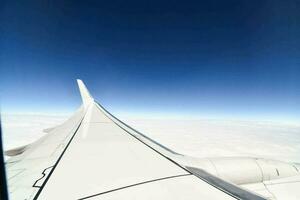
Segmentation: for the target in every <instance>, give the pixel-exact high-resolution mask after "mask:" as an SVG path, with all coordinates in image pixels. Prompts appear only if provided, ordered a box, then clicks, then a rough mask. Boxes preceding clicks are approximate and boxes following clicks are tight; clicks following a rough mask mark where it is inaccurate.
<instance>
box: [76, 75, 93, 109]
mask: <svg viewBox="0 0 300 200" xmlns="http://www.w3.org/2000/svg"><path fill="white" fill-rule="evenodd" d="M76 80H77V84H78V88H79V92H80V95H81V99H82V103H83V106H84V107H85V108H87V107H88V106H89V104H90V103H91V102H93V101H94V98H93V97H92V96H91V94H90V92H89V90H88V89H87V87H86V86H85V84H84V82H83V81H82V80H81V79H76Z"/></svg>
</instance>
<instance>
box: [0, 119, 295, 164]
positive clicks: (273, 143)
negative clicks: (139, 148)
mask: <svg viewBox="0 0 300 200" xmlns="http://www.w3.org/2000/svg"><path fill="white" fill-rule="evenodd" d="M66 119H67V116H53V115H41V114H39V115H34V114H30V115H25V114H18V115H4V116H2V123H3V140H4V148H5V149H9V148H13V147H17V146H21V145H25V144H28V143H30V142H33V141H34V140H36V139H38V138H39V137H41V136H43V135H44V134H45V133H44V132H43V129H46V128H49V127H53V126H56V125H58V124H60V123H62V122H63V121H65V120H66ZM125 121H126V123H128V124H129V125H131V126H132V127H134V128H136V129H137V130H139V131H141V132H142V133H144V134H146V135H148V136H149V137H151V138H153V139H154V140H157V141H158V142H159V143H162V144H163V145H165V146H167V147H169V148H171V149H173V150H175V151H177V152H179V153H182V154H187V155H190V156H196V157H214V156H256V157H264V158H272V159H277V160H283V161H294V162H300V125H291V124H284V123H282V124H280V123H271V122H254V121H230V120H174V119H171V120H159V119H148V120H146V119H144V120H133V119H127V120H125Z"/></svg>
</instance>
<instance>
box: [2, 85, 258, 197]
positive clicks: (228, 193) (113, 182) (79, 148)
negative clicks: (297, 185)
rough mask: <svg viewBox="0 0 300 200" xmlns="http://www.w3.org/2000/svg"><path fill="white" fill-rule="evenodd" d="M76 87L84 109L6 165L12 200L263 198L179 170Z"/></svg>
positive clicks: (155, 146)
mask: <svg viewBox="0 0 300 200" xmlns="http://www.w3.org/2000/svg"><path fill="white" fill-rule="evenodd" d="M78 84H79V88H80V92H81V96H82V99H83V106H82V107H81V108H80V109H79V110H78V111H77V112H76V113H75V114H74V115H73V116H72V117H71V118H70V119H69V120H68V121H67V122H65V123H64V124H62V125H60V126H58V127H55V128H54V129H51V130H50V131H49V133H48V134H47V135H46V136H44V137H43V138H41V139H39V140H38V141H36V142H35V143H32V144H30V145H27V146H26V147H24V148H22V149H21V150H22V152H21V151H20V152H19V151H16V152H17V153H15V154H16V155H15V156H14V157H12V158H11V159H9V160H8V161H7V163H6V166H7V171H8V184H9V193H10V198H11V199H13V200H14V199H22V200H23V199H26V200H29V199H43V200H48V199H51V200H53V199H107V200H108V199H109V200H110V199H122V200H126V199H128V200H131V199H172V200H177V199H185V200H188V199H264V198H262V197H261V196H259V195H256V194H254V193H250V192H248V191H246V190H244V189H241V188H240V187H238V186H236V185H233V184H231V183H228V182H226V181H224V180H221V179H219V178H217V177H214V176H212V175H210V174H208V173H206V172H205V171H201V170H194V169H192V168H187V167H184V166H181V165H179V164H178V163H176V162H175V161H173V160H172V159H171V158H170V156H169V154H170V153H172V152H170V151H169V150H168V149H167V148H165V147H163V146H161V145H160V144H158V143H156V142H154V141H153V140H151V139H149V138H147V137H146V136H144V135H142V134H141V133H139V132H137V131H136V130H134V129H132V128H131V127H129V126H128V125H126V124H124V123H123V122H121V121H120V120H118V119H117V118H115V117H114V116H113V115H111V114H110V113H109V112H107V111H106V110H105V109H104V108H103V107H102V106H101V105H99V104H98V103H97V102H95V101H94V99H93V98H92V97H91V95H90V94H89V92H88V91H87V89H86V87H85V85H84V84H83V83H82V81H80V80H78ZM11 153H12V151H11ZM13 153H14V152H13Z"/></svg>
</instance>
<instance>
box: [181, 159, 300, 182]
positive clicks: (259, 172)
mask: <svg viewBox="0 0 300 200" xmlns="http://www.w3.org/2000/svg"><path fill="white" fill-rule="evenodd" d="M176 161H177V162H179V163H181V164H182V165H184V166H187V167H193V168H199V169H203V170H205V171H207V172H208V173H211V174H213V175H215V176H217V177H219V178H222V179H224V180H227V181H230V182H232V183H235V184H238V185H240V184H250V183H259V182H263V181H268V180H274V179H279V178H285V177H290V176H295V175H299V174H300V165H299V164H295V163H287V162H281V161H276V160H270V159H269V160H268V159H263V158H249V157H224V158H204V159H200V158H194V157H189V156H178V158H176Z"/></svg>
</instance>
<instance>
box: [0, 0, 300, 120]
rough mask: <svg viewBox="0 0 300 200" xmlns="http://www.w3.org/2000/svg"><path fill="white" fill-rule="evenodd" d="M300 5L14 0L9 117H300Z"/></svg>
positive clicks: (4, 71)
mask: <svg viewBox="0 0 300 200" xmlns="http://www.w3.org/2000/svg"><path fill="white" fill-rule="evenodd" d="M299 10H300V4H299V2H297V1H290V0H287V1H276V0H275V1H274V0H272V1H261V0H254V1H231V0H229V1H188V2H186V1H184V2H183V1H182V2H181V3H178V2H175V1H82V2H80V3H79V2H73V3H70V2H64V1H44V0H40V1H31V0H29V1H7V2H5V3H4V6H3V8H2V11H1V18H2V20H1V21H2V22H1V50H0V56H1V57H0V62H1V63H0V64H1V69H0V70H1V71H0V72H1V80H0V83H1V86H0V88H1V109H2V112H8V113H9V112H59V113H64V112H72V111H74V110H75V109H76V108H77V107H78V106H79V105H80V97H79V93H78V90H77V86H76V82H75V79H76V78H81V79H82V80H83V81H84V82H85V83H86V84H87V86H88V88H89V89H90V91H91V93H92V95H93V96H94V97H95V98H96V99H97V100H98V101H99V102H101V103H102V104H103V105H104V106H105V107H106V108H108V109H109V110H111V111H112V112H114V113H127V114H129V115H137V116H141V115H145V116H159V117H164V116H179V117H180V116H182V117H185V116H199V117H208V118H235V119H259V120H261V119H262V120H284V121H297V122H299V121H300V79H299V77H300V38H299V35H300V26H299V23H300V13H299Z"/></svg>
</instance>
